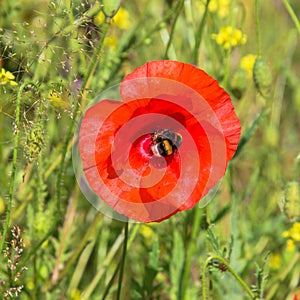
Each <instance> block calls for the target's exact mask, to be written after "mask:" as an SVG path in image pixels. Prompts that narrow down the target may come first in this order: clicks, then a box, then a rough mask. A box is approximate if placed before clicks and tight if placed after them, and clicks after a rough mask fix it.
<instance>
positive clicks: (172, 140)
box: [151, 129, 182, 157]
mask: <svg viewBox="0 0 300 300" xmlns="http://www.w3.org/2000/svg"><path fill="white" fill-rule="evenodd" d="M181 143H182V135H181V134H179V133H177V132H173V131H171V130H169V129H163V130H160V131H155V132H154V133H152V146H151V151H152V153H153V154H154V155H155V156H158V157H165V156H169V155H171V154H173V153H174V151H175V150H176V149H178V148H179V147H180V145H181Z"/></svg>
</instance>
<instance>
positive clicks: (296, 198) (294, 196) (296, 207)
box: [279, 181, 300, 222]
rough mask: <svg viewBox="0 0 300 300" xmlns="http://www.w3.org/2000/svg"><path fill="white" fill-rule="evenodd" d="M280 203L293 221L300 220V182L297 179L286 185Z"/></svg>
mask: <svg viewBox="0 0 300 300" xmlns="http://www.w3.org/2000/svg"><path fill="white" fill-rule="evenodd" d="M279 205H280V208H281V210H282V211H283V213H284V214H285V215H286V216H287V217H288V219H289V220H290V221H291V222H296V221H300V184H299V183H298V182H297V181H291V182H289V183H288V184H287V185H286V188H285V190H284V192H283V197H282V199H281V200H280V203H279Z"/></svg>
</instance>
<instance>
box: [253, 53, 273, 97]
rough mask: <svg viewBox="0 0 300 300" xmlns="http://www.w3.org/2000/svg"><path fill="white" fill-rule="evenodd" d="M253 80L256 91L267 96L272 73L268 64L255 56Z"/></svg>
mask: <svg viewBox="0 0 300 300" xmlns="http://www.w3.org/2000/svg"><path fill="white" fill-rule="evenodd" d="M253 80H254V84H255V87H256V89H257V91H258V92H259V93H260V94H261V95H262V96H263V97H267V96H268V95H269V93H270V88H271V85H272V73H271V70H270V67H269V66H268V64H267V63H266V62H265V61H264V60H263V59H262V58H256V60H255V64H254V67H253Z"/></svg>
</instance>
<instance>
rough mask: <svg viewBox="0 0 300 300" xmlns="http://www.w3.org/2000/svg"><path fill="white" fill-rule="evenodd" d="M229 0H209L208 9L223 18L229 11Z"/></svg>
mask: <svg viewBox="0 0 300 300" xmlns="http://www.w3.org/2000/svg"><path fill="white" fill-rule="evenodd" d="M230 3H231V0H210V2H209V4H208V10H209V11H210V12H211V13H216V14H218V16H219V17H220V18H225V17H227V16H228V15H229V12H230Z"/></svg>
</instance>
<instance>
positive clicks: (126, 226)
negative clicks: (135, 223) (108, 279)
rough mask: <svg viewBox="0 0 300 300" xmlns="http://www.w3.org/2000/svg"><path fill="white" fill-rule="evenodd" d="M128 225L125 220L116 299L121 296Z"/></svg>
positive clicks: (118, 299)
mask: <svg viewBox="0 0 300 300" xmlns="http://www.w3.org/2000/svg"><path fill="white" fill-rule="evenodd" d="M128 226H129V223H128V222H126V223H125V228H124V244H123V253H122V258H121V262H120V274H119V281H118V291H117V300H120V296H121V289H122V281H123V274H124V265H125V258H126V252H127V242H128Z"/></svg>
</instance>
